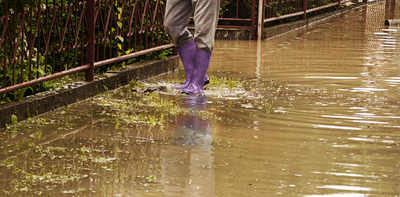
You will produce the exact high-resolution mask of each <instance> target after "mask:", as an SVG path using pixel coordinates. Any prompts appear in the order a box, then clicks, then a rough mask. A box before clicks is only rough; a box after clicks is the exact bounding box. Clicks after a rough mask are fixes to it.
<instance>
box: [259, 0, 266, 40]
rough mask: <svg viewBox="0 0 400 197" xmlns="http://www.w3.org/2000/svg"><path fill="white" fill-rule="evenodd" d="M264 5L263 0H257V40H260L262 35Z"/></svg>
mask: <svg viewBox="0 0 400 197" xmlns="http://www.w3.org/2000/svg"><path fill="white" fill-rule="evenodd" d="M264 10H265V5H264V0H258V12H257V16H258V17H257V40H262V39H263V35H264V18H265V14H264Z"/></svg>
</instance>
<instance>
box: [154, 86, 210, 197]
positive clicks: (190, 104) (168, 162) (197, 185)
mask: <svg viewBox="0 0 400 197" xmlns="http://www.w3.org/2000/svg"><path fill="white" fill-rule="evenodd" d="M183 106H184V107H187V108H189V109H193V111H197V110H206V109H207V97H206V95H205V94H204V93H198V94H191V95H187V96H186V97H185V100H184V101H183ZM176 124H177V125H176V127H175V129H174V131H173V133H174V134H173V138H172V139H171V140H170V144H171V145H169V146H164V147H163V150H162V151H161V158H162V162H161V164H162V181H161V182H162V184H163V185H164V189H163V192H164V194H166V195H168V196H181V195H185V196H213V192H214V172H213V168H212V163H213V158H212V156H211V154H212V151H211V142H212V136H211V135H210V123H209V120H208V119H202V118H201V117H198V116H195V115H184V116H179V117H177V121H176ZM172 178H173V179H172ZM177 184H179V186H178V185H177Z"/></svg>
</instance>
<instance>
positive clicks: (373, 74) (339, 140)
mask: <svg viewBox="0 0 400 197" xmlns="http://www.w3.org/2000/svg"><path fill="white" fill-rule="evenodd" d="M396 10H398V12H395V13H400V6H397V7H396ZM385 17H388V16H387V14H386V12H385V3H384V2H382V3H376V4H372V5H368V6H365V7H362V8H359V9H354V10H351V11H349V12H347V13H345V14H341V15H338V16H333V17H331V18H328V19H326V20H324V21H322V22H319V23H316V24H313V25H310V26H308V27H307V28H302V29H299V30H296V31H293V32H290V33H287V34H285V35H282V36H280V37H276V38H273V39H270V40H266V41H261V42H253V41H217V42H216V47H215V51H214V54H213V58H212V62H211V66H210V71H209V76H210V77H211V81H212V83H211V84H210V85H209V86H208V87H207V90H205V91H204V93H201V94H195V95H188V96H185V95H181V94H179V91H176V90H172V89H171V87H172V86H173V85H174V84H176V83H179V82H182V80H183V78H184V76H183V73H182V72H180V73H179V74H177V73H172V74H169V75H164V76H160V77H157V78H153V79H149V80H147V81H145V82H136V83H135V82H132V84H131V85H132V86H135V87H143V86H157V85H165V86H167V88H168V91H167V92H153V93H139V92H133V91H131V87H129V86H128V87H123V88H120V89H118V90H116V91H111V92H108V93H105V94H101V95H98V96H96V97H95V98H92V99H89V100H87V101H84V102H81V103H77V104H74V105H71V106H69V107H67V108H64V109H59V110H56V111H55V112H52V113H48V114H46V115H44V116H41V117H39V118H32V119H30V120H28V121H26V122H24V123H21V124H20V125H19V126H18V127H17V129H16V130H12V129H9V130H7V131H4V132H3V135H1V136H0V137H1V138H0V140H1V147H0V159H1V161H2V162H1V163H0V177H1V179H0V184H1V186H2V191H0V194H1V196H20V195H28V196H37V195H38V194H42V195H44V196H73V195H75V196H246V195H247V196H308V197H311V196H312V197H316V196H395V195H399V194H400V187H399V185H400V168H399V164H400V163H399V162H400V155H399V154H400V146H399V144H400V122H399V119H400V110H399V106H400V103H399V101H400V94H399V88H400V45H399V42H400V29H399V28H397V29H395V28H389V27H385V26H384V20H385Z"/></svg>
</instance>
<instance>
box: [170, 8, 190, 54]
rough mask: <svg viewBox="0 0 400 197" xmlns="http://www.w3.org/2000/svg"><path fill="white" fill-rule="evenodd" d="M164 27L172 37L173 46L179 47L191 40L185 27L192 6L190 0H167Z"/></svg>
mask: <svg viewBox="0 0 400 197" xmlns="http://www.w3.org/2000/svg"><path fill="white" fill-rule="evenodd" d="M166 3H167V5H166V9H165V18H164V27H165V30H166V31H167V33H168V35H169V36H170V37H171V38H172V41H173V42H174V45H175V47H180V46H182V45H184V44H187V43H189V42H190V41H192V40H193V36H192V34H191V33H190V32H189V30H188V29H187V25H188V22H189V18H190V16H191V15H192V12H193V7H192V2H191V0H167V2H166Z"/></svg>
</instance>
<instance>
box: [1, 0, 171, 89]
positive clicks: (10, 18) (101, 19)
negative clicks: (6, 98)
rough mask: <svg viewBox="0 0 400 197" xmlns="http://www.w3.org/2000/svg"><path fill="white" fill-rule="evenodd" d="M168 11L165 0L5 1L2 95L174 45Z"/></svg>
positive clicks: (2, 15) (2, 2)
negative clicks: (168, 30) (166, 23)
mask: <svg viewBox="0 0 400 197" xmlns="http://www.w3.org/2000/svg"><path fill="white" fill-rule="evenodd" d="M90 5H92V6H90ZM90 8H92V9H90ZM93 8H94V9H93ZM91 11H92V12H91ZM164 12H165V0H87V1H82V0H60V1H51V0H3V1H1V2H0V38H1V40H0V88H1V89H0V94H3V93H6V92H10V91H13V90H17V89H20V88H24V87H28V86H32V85H34V84H38V83H41V82H44V81H47V80H50V79H54V78H57V77H60V76H64V75H68V74H72V73H75V72H79V71H88V70H89V71H90V70H92V72H93V67H94V66H100V65H105V62H106V63H113V62H116V61H120V60H126V59H130V58H133V57H136V56H139V55H143V54H146V53H150V52H154V51H156V50H161V49H166V48H170V47H173V44H171V40H170V39H169V37H168V36H167V34H166V32H165V30H164V27H163V21H164ZM91 24H92V26H91ZM91 36H92V37H91ZM88 75H89V76H88ZM86 79H89V80H91V79H93V73H89V74H88V72H87V75H86Z"/></svg>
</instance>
